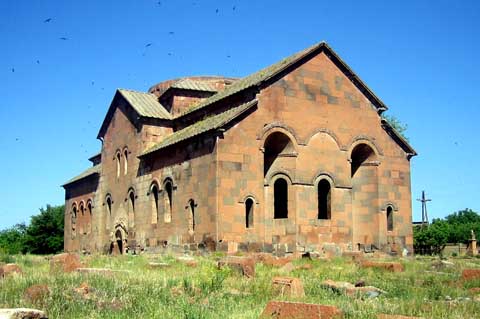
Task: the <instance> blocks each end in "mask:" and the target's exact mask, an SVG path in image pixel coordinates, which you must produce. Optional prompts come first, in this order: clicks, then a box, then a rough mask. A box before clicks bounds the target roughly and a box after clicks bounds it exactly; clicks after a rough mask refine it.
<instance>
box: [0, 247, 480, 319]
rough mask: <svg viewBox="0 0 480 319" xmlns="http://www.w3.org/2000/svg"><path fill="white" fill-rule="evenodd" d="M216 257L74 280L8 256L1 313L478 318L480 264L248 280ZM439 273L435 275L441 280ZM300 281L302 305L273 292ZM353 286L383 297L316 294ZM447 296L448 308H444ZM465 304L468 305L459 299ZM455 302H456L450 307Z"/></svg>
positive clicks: (119, 265)
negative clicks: (332, 284) (82, 291)
mask: <svg viewBox="0 0 480 319" xmlns="http://www.w3.org/2000/svg"><path fill="white" fill-rule="evenodd" d="M219 257H220V256H219V255H218V256H217V255H215V256H212V257H210V258H205V257H197V258H196V259H197V261H198V266H197V267H195V268H191V267H188V266H186V265H185V264H183V263H181V262H176V261H175V258H174V257H172V256H152V255H143V256H119V257H107V256H86V257H82V261H83V262H84V263H85V264H86V265H87V266H88V267H102V268H111V269H116V270H126V272H118V273H115V274H113V275H112V276H105V275H98V274H89V275H86V274H79V273H70V274H64V273H59V274H58V273H56V274H52V273H50V268H49V262H48V259H47V258H46V257H43V256H32V255H27V256H8V257H4V259H5V260H8V261H9V262H12V261H13V262H16V263H18V264H19V265H20V266H21V267H22V268H23V270H24V274H23V275H22V276H10V277H7V278H5V279H3V280H0V308H10V307H33V308H38V309H43V310H45V311H46V312H47V314H48V315H49V318H129V319H130V318H221V319H226V318H258V317H259V315H260V313H261V312H262V311H263V309H264V307H265V305H266V303H267V302H268V301H269V300H272V299H276V300H291V301H302V302H309V303H318V304H326V305H335V306H337V307H339V308H340V309H342V310H343V312H344V313H345V318H365V319H366V318H375V317H376V314H377V313H387V314H400V315H408V316H421V317H425V318H462V319H464V318H478V314H479V313H480V301H475V300H474V296H472V295H471V294H470V293H469V291H468V289H469V288H472V287H480V281H479V280H477V281H472V282H463V281H462V280H460V275H461V270H462V269H464V268H475V267H477V268H480V259H476V258H470V259H461V258H453V259H452V261H453V262H454V263H455V267H453V268H447V269H444V270H440V271H438V270H437V272H436V273H435V272H429V271H432V269H431V267H430V265H431V263H432V261H433V259H432V258H424V257H422V258H417V259H415V260H400V261H401V262H402V263H403V264H404V265H405V267H406V271H405V272H403V273H390V272H387V271H382V270H374V269H370V268H368V269H364V268H359V267H358V266H356V265H355V264H353V263H352V262H350V261H348V260H344V259H341V258H337V259H333V260H330V261H324V260H313V261H305V260H297V261H295V262H294V264H295V265H300V264H302V263H307V262H308V263H311V264H312V265H313V267H312V269H309V270H305V269H300V270H294V271H293V272H291V273H290V274H287V273H282V271H281V270H280V269H278V268H273V267H269V266H265V265H263V264H257V266H256V277H255V278H253V279H246V278H243V277H241V276H240V275H238V274H237V273H235V272H233V271H231V270H230V269H228V268H223V269H221V270H219V269H217V267H216V260H218V258H219ZM150 261H153V262H165V263H168V264H170V266H169V267H167V268H160V269H150V268H149V267H148V263H149V262H150ZM439 272H440V273H439ZM281 275H287V276H294V277H299V278H302V280H303V283H304V287H305V294H306V296H305V297H304V298H301V299H295V298H290V297H286V296H276V295H275V294H274V291H273V290H272V287H271V281H272V278H273V277H274V276H281ZM326 279H332V280H337V281H349V282H353V283H354V282H356V281H358V280H360V279H362V280H364V281H365V282H366V284H367V285H372V286H375V287H378V288H380V289H382V290H385V291H387V294H386V295H382V296H380V297H378V298H373V299H370V298H358V297H357V298H354V297H348V296H344V295H342V294H338V293H335V292H333V291H331V290H328V289H325V288H323V287H321V283H322V281H324V280H326ZM83 282H86V283H88V285H89V286H90V288H92V289H93V292H91V293H90V298H89V299H85V298H82V297H81V296H80V295H79V294H78V293H77V292H75V291H74V289H75V288H77V287H79V286H80V284H82V283H83ZM35 284H46V285H48V286H49V288H50V291H51V294H50V296H48V297H47V298H46V299H45V300H40V301H38V302H37V303H36V304H31V303H30V302H29V301H27V300H25V299H24V291H25V289H27V288H28V287H30V286H32V285H35ZM446 296H449V297H450V298H451V299H453V301H450V302H449V301H446ZM465 297H468V298H470V300H464V299H463V300H460V299H462V298H465ZM455 299H457V300H455Z"/></svg>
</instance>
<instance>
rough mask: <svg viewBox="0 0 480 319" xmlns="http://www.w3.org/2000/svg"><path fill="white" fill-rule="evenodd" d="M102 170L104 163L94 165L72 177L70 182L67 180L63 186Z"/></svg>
mask: <svg viewBox="0 0 480 319" xmlns="http://www.w3.org/2000/svg"><path fill="white" fill-rule="evenodd" d="M101 171H102V164H98V165H95V166H92V167H90V168H89V169H87V170H85V171H83V172H82V173H81V174H79V175H77V176H75V177H74V178H72V179H70V180H69V181H68V182H66V183H65V184H63V185H62V186H63V187H65V186H67V185H69V184H72V183H73V182H76V181H79V180H81V179H84V178H85V177H88V176H91V175H93V174H100V172H101Z"/></svg>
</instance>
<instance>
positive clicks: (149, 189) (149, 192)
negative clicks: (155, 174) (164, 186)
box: [147, 178, 161, 196]
mask: <svg viewBox="0 0 480 319" xmlns="http://www.w3.org/2000/svg"><path fill="white" fill-rule="evenodd" d="M160 185H161V184H160V183H159V182H158V180H157V179H156V178H154V179H153V180H152V182H151V183H150V186H149V187H148V191H147V196H150V195H151V194H152V190H153V188H154V187H156V188H157V190H158V192H160V190H161V189H160Z"/></svg>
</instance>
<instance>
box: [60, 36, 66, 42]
mask: <svg viewBox="0 0 480 319" xmlns="http://www.w3.org/2000/svg"><path fill="white" fill-rule="evenodd" d="M59 39H60V40H63V41H67V40H68V38H65V37H61V38H59Z"/></svg>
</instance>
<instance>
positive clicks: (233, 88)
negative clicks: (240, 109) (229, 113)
mask: <svg viewBox="0 0 480 319" xmlns="http://www.w3.org/2000/svg"><path fill="white" fill-rule="evenodd" d="M320 52H325V53H326V54H327V56H328V57H329V58H330V59H332V61H333V62H334V63H336V64H337V65H338V66H339V68H340V69H341V70H342V72H344V74H345V75H346V76H347V77H348V78H349V79H350V80H351V81H352V82H353V83H354V84H355V86H357V88H358V89H360V91H362V92H363V94H365V96H366V97H367V98H368V99H369V100H370V101H371V102H372V104H373V105H375V106H376V108H377V110H378V111H379V112H380V113H381V112H383V111H385V110H387V109H388V107H387V106H386V105H385V104H384V103H383V102H382V101H381V100H380V99H379V98H378V97H377V96H376V95H375V94H374V93H373V92H372V91H371V90H370V89H369V88H368V86H367V85H366V84H365V83H364V82H363V81H362V80H361V79H360V78H359V77H358V76H357V75H356V74H355V73H354V72H353V70H352V69H350V67H349V66H348V65H347V64H346V63H345V62H344V61H343V60H342V59H340V57H339V56H338V55H337V54H336V53H335V52H334V51H333V50H332V48H330V47H329V46H328V44H327V43H325V42H320V43H317V44H315V45H314V46H311V47H310V48H307V49H305V50H303V51H300V52H298V53H295V54H293V55H291V56H289V57H287V58H285V59H283V60H281V61H280V62H278V63H275V64H273V65H271V66H269V67H266V68H264V69H262V70H260V71H258V72H255V73H253V74H251V75H249V76H246V77H244V78H242V79H240V80H238V81H237V82H235V83H233V84H232V85H230V86H228V87H227V88H225V90H223V91H220V92H218V93H217V94H215V95H213V96H211V97H210V98H208V99H206V100H203V101H201V102H200V103H198V104H196V105H194V106H192V107H191V108H189V109H187V110H186V111H185V112H184V113H183V114H180V115H179V116H178V117H181V116H185V115H187V114H190V113H192V112H195V111H197V110H200V109H202V108H204V107H207V106H209V105H212V104H214V103H215V102H218V101H220V100H223V99H225V98H227V97H228V96H231V95H234V94H235V93H239V92H241V91H243V90H246V89H248V88H252V87H255V86H260V85H262V84H263V83H265V82H266V81H268V80H270V79H272V78H273V77H275V76H276V75H278V74H280V73H281V72H282V71H284V70H286V69H287V68H288V67H290V66H292V65H294V64H295V63H297V62H300V61H301V60H302V59H303V58H305V57H307V56H310V55H315V54H318V53H320Z"/></svg>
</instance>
